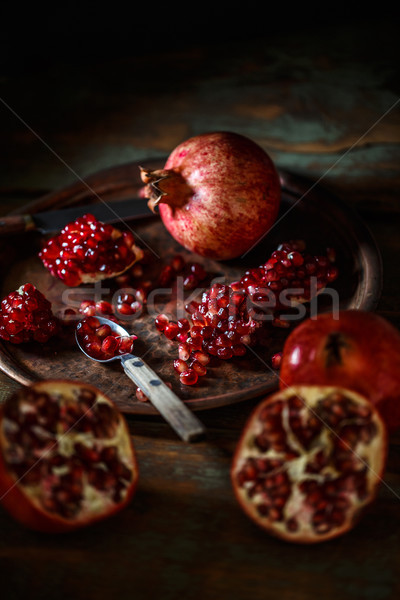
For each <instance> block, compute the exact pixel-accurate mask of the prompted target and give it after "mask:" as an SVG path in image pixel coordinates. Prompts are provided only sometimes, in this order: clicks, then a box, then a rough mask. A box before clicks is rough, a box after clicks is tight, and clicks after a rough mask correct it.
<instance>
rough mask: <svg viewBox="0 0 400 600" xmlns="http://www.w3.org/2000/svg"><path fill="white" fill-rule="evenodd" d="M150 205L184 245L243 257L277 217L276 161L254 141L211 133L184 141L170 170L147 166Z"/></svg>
mask: <svg viewBox="0 0 400 600" xmlns="http://www.w3.org/2000/svg"><path fill="white" fill-rule="evenodd" d="M141 177H142V180H143V182H144V183H145V184H146V187H145V188H144V196H146V197H147V198H149V206H150V207H151V208H152V209H153V210H154V208H155V206H158V207H159V211H160V216H161V219H162V221H163V223H164V225H165V227H166V228H167V229H168V231H169V232H170V234H171V235H172V236H173V238H174V239H175V240H176V241H178V242H179V243H180V244H181V245H182V246H183V247H184V248H186V249H188V250H190V251H192V252H195V253H197V254H199V255H202V256H208V257H212V258H213V259H216V260H226V259H231V258H234V257H237V256H240V255H241V254H243V253H244V252H246V251H248V250H249V249H250V248H252V247H253V246H254V245H255V244H256V243H257V242H258V241H259V240H260V239H261V238H262V237H263V236H264V235H265V234H266V233H267V232H268V230H269V228H270V227H271V226H272V224H273V223H274V222H275V220H276V217H277V214H278V210H279V205H280V197H281V189H280V181H279V176H278V174H277V171H276V169H275V166H274V164H273V161H272V160H271V158H270V157H269V156H268V154H267V153H266V152H265V151H264V150H263V149H262V148H261V147H260V146H258V145H257V144H256V143H255V142H253V141H252V140H250V139H248V138H246V137H244V136H241V135H238V134H235V133H230V132H215V133H207V134H202V135H198V136H195V137H192V138H190V139H188V140H186V141H185V142H183V143H182V144H179V145H178V146H177V147H176V148H175V149H174V150H173V151H172V152H171V154H170V156H169V157H168V159H167V161H166V163H165V166H164V169H161V170H158V171H146V170H145V169H142V170H141Z"/></svg>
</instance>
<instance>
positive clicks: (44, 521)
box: [0, 382, 138, 533]
mask: <svg viewBox="0 0 400 600" xmlns="http://www.w3.org/2000/svg"><path fill="white" fill-rule="evenodd" d="M74 383H77V382H74ZM82 385H83V386H85V387H87V388H92V389H94V388H93V387H92V386H90V385H89V384H87V383H85V384H83V383H82ZM108 400H109V401H110V402H112V401H111V400H110V399H109V398H108ZM2 420H3V410H2V407H1V406H0V431H1V428H2ZM1 442H2V437H1V436H0V503H1V505H2V506H3V507H4V508H5V509H6V510H7V511H8V513H9V514H10V515H12V516H13V517H14V519H15V520H16V521H18V522H19V523H21V524H22V525H24V526H25V527H27V528H29V529H32V530H33V531H39V532H42V533H67V532H70V531H75V530H77V529H81V528H83V527H86V526H89V525H92V524H94V523H96V522H99V521H103V520H105V519H106V518H109V517H111V516H112V515H114V514H116V513H118V512H120V511H121V510H122V509H123V508H125V507H126V506H127V505H128V504H129V503H130V501H131V500H132V497H133V495H134V494H135V491H136V487H137V480H138V465H137V458H136V454H135V450H134V447H133V443H132V440H131V448H132V458H133V468H134V474H135V477H134V478H133V480H132V483H131V485H130V487H129V489H128V491H127V494H126V497H125V498H124V500H123V502H120V503H119V504H115V506H114V507H113V508H112V509H111V510H109V511H108V513H107V514H103V515H97V516H92V517H88V518H87V519H86V520H85V521H82V520H81V521H73V520H67V519H63V518H62V517H61V516H57V515H55V514H51V513H48V512H46V511H45V510H41V509H40V508H39V507H38V506H36V505H34V504H33V503H32V502H31V500H30V498H29V496H28V495H27V494H25V493H24V490H23V487H22V486H20V485H19V484H18V482H17V481H16V478H15V475H14V474H12V473H10V471H9V470H8V468H7V465H6V464H5V462H4V458H3V452H2V448H1Z"/></svg>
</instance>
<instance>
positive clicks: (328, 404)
mask: <svg viewBox="0 0 400 600" xmlns="http://www.w3.org/2000/svg"><path fill="white" fill-rule="evenodd" d="M386 456H387V436H386V427H385V424H384V423H383V421H382V419H381V417H380V415H379V413H378V411H377V410H376V409H375V408H374V406H373V405H371V403H370V402H369V401H368V400H367V399H366V398H364V397H363V396H361V395H359V394H356V393H355V392H351V391H349V390H346V389H342V388H337V387H329V386H321V387H320V386H311V385H308V386H307V385H304V386H294V387H293V388H287V389H286V390H282V391H280V392H277V393H276V394H273V395H272V396H270V397H268V398H266V399H265V400H264V401H262V402H261V403H260V404H259V405H258V406H257V407H256V409H255V410H254V411H253V413H252V415H251V416H250V418H249V420H248V422H247V424H246V426H245V428H244V430H243V433H242V437H241V439H240V441H239V443H238V445H237V448H236V451H235V455H234V458H233V461H232V469H231V478H232V484H233V488H234V491H235V494H236V497H237V499H238V502H239V504H240V506H241V507H242V509H243V510H244V512H245V513H246V514H247V515H248V516H249V517H250V518H251V519H252V520H253V521H254V522H255V523H256V524H257V525H258V526H260V527H261V528H263V529H265V530H266V531H268V532H269V533H271V534H273V535H276V536H278V537H280V538H283V539H285V540H288V541H291V542H297V543H315V542H322V541H326V540H329V539H331V538H334V537H336V536H338V535H341V534H343V533H345V532H346V531H348V530H350V529H351V528H352V527H353V526H354V525H355V523H356V522H357V520H358V519H359V518H360V515H361V513H362V511H363V510H364V509H365V508H366V507H367V506H368V505H369V504H370V503H371V502H372V500H373V499H374V498H375V496H376V493H377V489H378V486H379V483H380V481H381V477H382V473H383V470H384V467H385V463H386Z"/></svg>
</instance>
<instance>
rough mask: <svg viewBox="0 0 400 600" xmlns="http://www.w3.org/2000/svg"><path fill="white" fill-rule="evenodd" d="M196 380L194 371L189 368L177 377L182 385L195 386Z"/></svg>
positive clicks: (196, 375)
mask: <svg viewBox="0 0 400 600" xmlns="http://www.w3.org/2000/svg"><path fill="white" fill-rule="evenodd" d="M198 378H199V376H198V374H197V373H196V371H195V370H194V369H190V368H189V369H187V370H186V371H183V372H181V373H180V375H179V379H180V380H181V383H183V384H184V385H195V383H197V380H198Z"/></svg>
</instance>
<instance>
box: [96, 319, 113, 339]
mask: <svg viewBox="0 0 400 600" xmlns="http://www.w3.org/2000/svg"><path fill="white" fill-rule="evenodd" d="M111 334H112V329H111V327H110V326H109V325H107V324H106V323H104V324H103V325H100V327H98V328H97V329H96V335H97V337H98V338H100V339H104V338H106V337H107V336H110V335H111Z"/></svg>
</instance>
